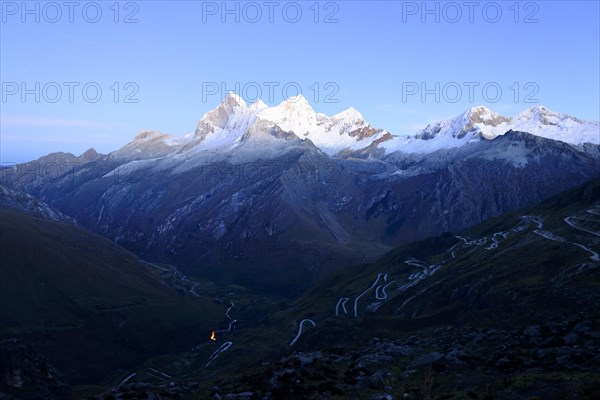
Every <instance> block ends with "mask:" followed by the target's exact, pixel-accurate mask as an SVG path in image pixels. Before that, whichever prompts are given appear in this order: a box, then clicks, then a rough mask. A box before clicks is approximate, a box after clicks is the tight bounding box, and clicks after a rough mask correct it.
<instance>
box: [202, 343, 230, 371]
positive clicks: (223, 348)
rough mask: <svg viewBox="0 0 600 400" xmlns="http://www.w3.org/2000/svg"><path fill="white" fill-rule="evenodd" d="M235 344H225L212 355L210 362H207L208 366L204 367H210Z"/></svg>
mask: <svg viewBox="0 0 600 400" xmlns="http://www.w3.org/2000/svg"><path fill="white" fill-rule="evenodd" d="M232 344H233V342H225V343H223V344H222V345H221V347H219V348H218V349H217V350H215V352H214V353H212V355H211V356H210V357H209V358H208V361H207V362H206V364H204V367H205V368H206V367H208V366H209V365H210V364H211V363H212V362H213V361H215V359H216V358H217V357H219V355H220V354H221V353H222V352H224V351H226V350H227V349H229V348H230V347H231V345H232Z"/></svg>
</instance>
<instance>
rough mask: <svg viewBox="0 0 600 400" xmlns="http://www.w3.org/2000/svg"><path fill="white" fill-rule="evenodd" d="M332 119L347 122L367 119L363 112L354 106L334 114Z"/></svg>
mask: <svg viewBox="0 0 600 400" xmlns="http://www.w3.org/2000/svg"><path fill="white" fill-rule="evenodd" d="M331 119H333V120H341V121H347V122H361V121H364V120H365V119H364V118H363V116H362V114H361V113H360V112H358V111H357V110H356V109H355V108H354V107H350V108H347V109H346V110H344V111H342V112H340V113H337V114H334V115H332V116H331Z"/></svg>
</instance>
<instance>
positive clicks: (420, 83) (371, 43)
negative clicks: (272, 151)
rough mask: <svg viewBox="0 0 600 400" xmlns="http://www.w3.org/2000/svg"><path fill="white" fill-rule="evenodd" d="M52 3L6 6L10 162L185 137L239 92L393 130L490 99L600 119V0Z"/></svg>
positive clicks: (0, 38)
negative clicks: (357, 115)
mask: <svg viewBox="0 0 600 400" xmlns="http://www.w3.org/2000/svg"><path fill="white" fill-rule="evenodd" d="M50 3H51V5H47V4H49V3H48V2H36V1H29V2H27V3H26V7H27V9H24V8H23V3H22V2H21V1H16V2H15V1H2V2H1V4H0V8H1V11H2V21H1V31H0V59H1V61H0V63H1V65H0V66H1V70H0V75H1V76H0V80H1V82H2V87H1V90H2V93H1V96H0V97H1V99H0V107H1V110H0V117H1V121H0V122H1V124H0V128H1V135H2V137H1V143H0V144H1V148H0V157H1V161H2V163H10V162H21V161H26V160H31V159H34V158H37V157H39V156H41V155H44V154H47V153H49V152H53V151H70V152H72V153H74V154H80V153H82V152H83V151H85V150H86V149H87V148H89V147H94V148H96V149H97V150H98V151H101V152H105V153H106V152H109V151H112V150H115V149H117V148H118V147H120V146H122V145H124V144H125V143H127V142H129V141H130V140H131V139H132V138H133V137H134V136H135V135H136V134H137V133H138V132H139V131H141V130H158V131H163V132H168V133H172V134H174V135H176V136H181V135H184V134H186V133H189V132H191V131H193V130H194V128H195V126H196V124H197V122H198V120H199V119H200V118H201V116H202V115H203V114H204V113H205V112H206V111H208V110H210V109H212V108H214V107H215V106H216V105H217V104H218V103H219V102H220V100H221V98H222V96H223V95H224V94H225V93H226V91H227V90H230V89H236V88H239V89H241V91H242V93H240V94H241V95H242V96H243V97H245V98H246V100H248V101H252V100H254V99H255V97H256V95H257V94H258V90H260V91H261V93H262V96H261V98H262V99H263V101H265V102H266V103H267V104H270V105H273V104H277V103H279V102H281V101H282V100H283V99H284V97H285V95H286V94H287V95H295V94H297V90H298V89H300V91H301V92H302V94H303V95H304V96H305V97H306V98H307V99H308V101H309V102H310V103H311V105H312V106H313V108H314V109H315V110H316V111H319V112H324V113H326V114H333V113H337V112H340V111H342V110H344V109H346V108H348V107H354V108H356V109H358V110H359V111H360V112H361V113H362V114H363V115H364V117H365V118H366V119H367V121H369V122H370V123H371V124H372V125H374V126H376V127H378V128H384V129H387V130H389V131H391V132H392V133H395V134H414V133H415V132H416V131H417V130H418V129H419V128H422V127H424V126H425V125H426V124H427V123H429V122H433V121H436V120H439V119H443V118H448V117H452V116H454V115H456V114H459V113H460V112H462V111H464V110H466V109H468V108H470V107H472V106H476V105H481V104H483V105H486V106H488V107H489V108H491V109H493V110H495V111H497V112H500V113H501V114H504V115H514V114H516V113H518V112H519V111H522V110H524V109H526V108H529V107H531V106H534V105H545V106H546V107H548V108H550V109H552V110H555V111H561V112H565V113H569V114H573V115H575V116H577V117H580V118H583V119H591V120H598V119H600V115H599V114H600V101H599V96H600V95H599V93H600V81H599V79H600V78H599V76H600V60H599V58H600V43H599V40H600V39H599V38H600V28H599V21H600V8H599V2H598V1H538V2H532V1H521V2H515V1H507V2H502V1H501V2H488V1H481V2H479V1H475V2H472V4H473V5H472V6H468V5H465V2H464V1H457V2H435V1H431V2H427V3H426V6H425V7H427V8H424V4H425V3H423V2H421V1H418V2H407V1H368V2H367V1H339V2H328V1H321V2H316V1H305V2H287V1H282V2H279V1H273V2H270V3H269V2H265V1H257V2H235V1H230V2H227V3H226V6H225V7H226V9H225V8H224V7H223V4H224V3H223V2H221V1H218V2H201V1H169V2H166V1H139V2H118V3H117V2H114V1H98V2H95V3H94V2H86V1H84V2H75V4H76V5H75V6H73V8H69V6H65V5H64V2H62V1H60V2H50ZM115 4H116V6H115ZM98 10H100V12H101V14H97V12H98ZM117 10H118V14H117ZM298 10H300V12H301V15H300V14H298ZM317 10H318V14H317ZM498 12H500V14H498ZM258 13H260V15H259V14H258ZM36 18H37V19H38V20H37V21H36ZM71 19H72V22H71V21H70V20H71ZM236 19H237V21H236ZM115 20H116V22H115ZM53 21H56V22H53ZM94 21H96V22H94ZM126 22H127V23H126ZM84 87H85V90H83V88H84ZM284 87H287V89H288V91H287V92H284V91H283V88H284ZM215 88H217V90H214V89H215ZM458 88H459V89H460V90H461V91H460V92H459V91H458V90H457V89H458ZM470 88H471V89H470ZM484 88H485V90H484ZM23 89H25V92H24V91H23ZM98 89H100V91H101V94H97V93H98V92H97V90H98ZM244 89H245V90H244ZM422 89H425V90H429V92H426V93H427V94H426V95H425V97H424V98H423V97H422V96H421V94H422V93H423V90H422ZM498 89H500V90H501V94H500V93H499V92H497V90H498ZM59 90H60V93H59ZM71 90H72V93H70V91H71ZM270 90H271V92H270ZM215 92H216V93H215ZM317 92H318V97H317ZM70 94H72V98H69V97H70ZM270 95H272V96H270ZM436 95H437V96H438V97H439V98H437V99H436ZM470 95H471V96H470ZM36 96H37V97H39V98H36ZM270 97H271V98H270ZM471 97H472V98H471ZM132 101H133V102H132Z"/></svg>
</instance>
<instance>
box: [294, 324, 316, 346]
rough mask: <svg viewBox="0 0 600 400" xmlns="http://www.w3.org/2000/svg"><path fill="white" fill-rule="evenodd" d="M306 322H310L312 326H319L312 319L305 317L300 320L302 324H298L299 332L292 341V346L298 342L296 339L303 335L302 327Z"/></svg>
mask: <svg viewBox="0 0 600 400" xmlns="http://www.w3.org/2000/svg"><path fill="white" fill-rule="evenodd" d="M305 322H308V323H310V324H312V326H317V324H316V323H315V321H313V320H312V319H303V320H302V321H300V325H298V334H297V335H296V337H295V338H294V339H293V340H292V341H291V342H290V346H293V345H294V343H296V341H297V340H298V339H299V338H300V335H302V327H303V326H304V323H305Z"/></svg>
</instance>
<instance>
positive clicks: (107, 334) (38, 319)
mask: <svg viewBox="0 0 600 400" xmlns="http://www.w3.org/2000/svg"><path fill="white" fill-rule="evenodd" d="M0 260H1V265H2V266H1V267H0V304H1V305H2V306H1V308H0V340H13V339H14V340H15V341H16V343H21V344H25V345H28V346H31V347H32V348H33V349H35V350H36V351H39V352H40V353H42V354H43V355H45V356H46V357H47V358H48V359H49V361H50V362H51V363H52V364H53V365H55V366H56V367H57V368H58V369H59V370H60V371H61V372H62V373H63V374H64V375H65V377H66V380H67V382H69V383H87V382H98V381H100V380H103V379H105V378H107V376H109V375H110V374H112V373H114V371H116V370H119V369H125V368H130V367H131V366H133V365H135V364H137V363H140V362H143V360H145V359H147V358H148V357H150V356H152V355H157V354H162V353H167V352H177V351H182V350H184V349H188V348H191V347H192V346H193V345H195V343H196V342H197V340H198V338H200V337H202V338H204V337H205V336H206V335H207V334H208V333H209V332H210V329H211V327H213V326H214V325H215V324H216V323H217V322H218V321H220V320H221V319H222V316H223V313H224V307H223V306H222V305H220V304H215V303H214V302H213V301H212V300H211V299H209V298H207V297H199V298H197V297H194V296H189V295H187V296H186V295H182V294H181V293H177V292H176V291H175V290H173V289H171V288H170V287H168V286H167V285H166V284H165V283H163V282H162V281H161V280H160V279H158V278H157V277H156V276H155V274H154V273H153V272H154V271H150V268H151V267H149V266H148V265H147V264H144V263H142V262H141V261H140V260H139V259H138V258H137V257H136V256H134V255H133V254H131V253H129V252H127V251H125V250H123V249H122V248H120V247H119V246H117V245H116V244H114V243H113V242H111V241H109V240H106V239H104V238H102V237H100V236H98V235H95V234H92V233H90V232H88V231H86V230H84V229H81V228H78V227H76V226H73V225H70V224H64V223H60V222H54V221H49V220H46V219H40V218H35V217H33V216H30V215H28V214H24V213H21V212H18V211H14V210H7V209H3V210H1V211H0Z"/></svg>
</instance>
